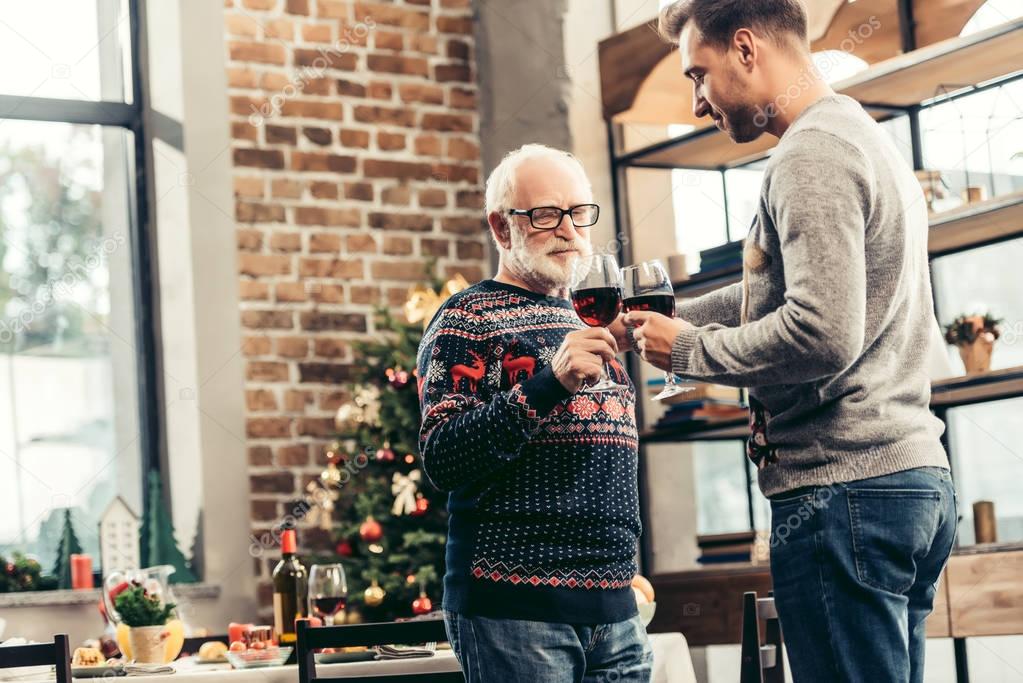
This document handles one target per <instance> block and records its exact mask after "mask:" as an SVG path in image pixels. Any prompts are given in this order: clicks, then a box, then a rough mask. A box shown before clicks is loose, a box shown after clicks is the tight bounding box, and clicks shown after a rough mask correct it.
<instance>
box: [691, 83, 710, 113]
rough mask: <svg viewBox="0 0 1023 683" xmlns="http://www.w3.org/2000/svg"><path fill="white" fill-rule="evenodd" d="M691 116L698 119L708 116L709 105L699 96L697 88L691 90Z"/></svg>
mask: <svg viewBox="0 0 1023 683" xmlns="http://www.w3.org/2000/svg"><path fill="white" fill-rule="evenodd" d="M693 116H695V117H696V118H698V119H702V118H703V117H704V116H710V104H709V103H708V102H707V100H705V99H704V98H703V95H701V94H700V89H699V88H693Z"/></svg>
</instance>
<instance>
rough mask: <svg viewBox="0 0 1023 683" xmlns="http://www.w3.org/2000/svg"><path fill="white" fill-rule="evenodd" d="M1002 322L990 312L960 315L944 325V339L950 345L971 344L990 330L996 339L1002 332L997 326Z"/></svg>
mask: <svg viewBox="0 0 1023 683" xmlns="http://www.w3.org/2000/svg"><path fill="white" fill-rule="evenodd" d="M1002 322H1003V319H1002V318H995V317H994V316H992V315H991V314H990V313H985V314H984V315H983V316H982V315H980V314H979V313H974V314H973V315H961V316H959V317H958V318H956V319H955V320H953V321H952V323H951V324H949V325H946V326H945V341H946V342H948V343H949V344H951V345H952V346H960V345H963V344H972V343H973V342H975V341H976V340H977V337H978V336H980V335H981V334H982V333H984V332H990V333H991V334H992V335H994V338H995V339H998V337H1000V336H1001V333H1002V331H1001V329H999V327H998V326H999V325H1001V324H1002Z"/></svg>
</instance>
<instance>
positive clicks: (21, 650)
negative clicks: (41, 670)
mask: <svg viewBox="0 0 1023 683" xmlns="http://www.w3.org/2000/svg"><path fill="white" fill-rule="evenodd" d="M51 664H52V665H54V666H55V667H56V671H57V683H71V648H70V647H69V646H68V637H67V634H66V633H58V634H57V635H55V636H53V642H52V643H33V644H31V645H8V646H6V647H0V669H13V668H15V667H22V666H49V665H51Z"/></svg>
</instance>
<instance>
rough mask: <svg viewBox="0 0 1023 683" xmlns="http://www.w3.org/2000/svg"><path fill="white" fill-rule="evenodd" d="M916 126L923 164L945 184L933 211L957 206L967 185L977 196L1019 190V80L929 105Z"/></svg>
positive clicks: (1022, 177)
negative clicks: (921, 147) (920, 131)
mask: <svg viewBox="0 0 1023 683" xmlns="http://www.w3.org/2000/svg"><path fill="white" fill-rule="evenodd" d="M951 89H953V90H955V89H957V88H956V87H955V86H951ZM936 94H940V93H936ZM920 127H921V130H922V136H923V155H924V158H923V161H924V166H925V167H926V168H927V169H929V170H935V171H940V172H941V174H942V179H943V180H944V182H945V184H946V188H945V190H946V195H947V196H946V198H945V199H943V200H939V201H936V202H935V204H934V208H935V210H937V211H941V210H947V209H951V208H955V207H957V206H960V205H962V204H963V203H964V191H965V190H966V189H967V187H970V188H975V190H974V192H975V193H980V196H981V197H996V196H1001V195H1005V194H1010V193H1012V192H1017V191H1020V190H1023V79H1020V80H1015V81H1011V82H1009V83H1006V84H1005V85H1002V86H999V87H995V88H989V89H987V90H983V91H981V92H978V93H975V94H971V95H967V96H965V97H958V98H956V99H953V100H951V101H948V102H944V103H941V104H936V105H934V106H932V107H928V108H926V109H924V110H923V111H922V112H921V113H920Z"/></svg>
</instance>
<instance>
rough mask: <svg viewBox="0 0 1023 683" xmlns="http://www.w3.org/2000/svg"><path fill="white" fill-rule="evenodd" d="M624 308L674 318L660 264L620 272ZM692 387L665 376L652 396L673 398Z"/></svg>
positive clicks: (667, 282) (646, 263) (672, 293)
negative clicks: (662, 384)
mask: <svg viewBox="0 0 1023 683" xmlns="http://www.w3.org/2000/svg"><path fill="white" fill-rule="evenodd" d="M622 285H623V297H624V298H623V302H622V303H623V305H624V307H625V312H626V313H631V312H632V311H652V312H654V313H660V314H661V315H666V316H668V317H669V318H674V317H675V288H674V287H673V286H672V284H671V278H669V277H668V271H667V270H665V269H664V265H663V264H661V262H660V261H657V260H653V261H644V262H643V263H640V264H639V265H635V266H628V267H626V268H623V269H622ZM692 390H693V387H687V386H683V385H680V384H679V383H678V381H677V380H676V379H675V375H674V374H672V373H670V372H665V373H664V389H662V390H661V393H659V394H657V395H656V396H654V399H653V400H655V401H660V400H663V399H666V398H668V397H669V396H676V395H678V394H681V393H683V392H686V391H692Z"/></svg>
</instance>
